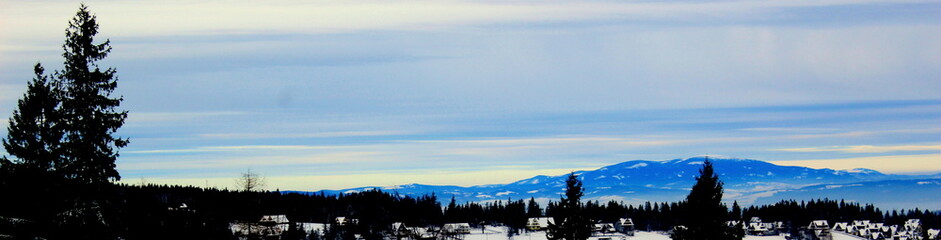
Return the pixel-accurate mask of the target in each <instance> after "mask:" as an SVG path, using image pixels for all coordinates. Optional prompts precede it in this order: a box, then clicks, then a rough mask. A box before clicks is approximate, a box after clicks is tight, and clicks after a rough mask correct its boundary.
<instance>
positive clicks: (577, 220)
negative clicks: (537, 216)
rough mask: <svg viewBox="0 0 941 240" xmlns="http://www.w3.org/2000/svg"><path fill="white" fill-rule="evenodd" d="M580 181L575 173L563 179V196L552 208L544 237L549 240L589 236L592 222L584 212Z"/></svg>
mask: <svg viewBox="0 0 941 240" xmlns="http://www.w3.org/2000/svg"><path fill="white" fill-rule="evenodd" d="M582 196H584V193H583V189H582V181H581V180H578V176H576V175H575V173H574V172H573V173H571V174H569V177H568V179H566V180H565V196H563V197H562V199H561V200H560V201H559V205H558V207H556V208H555V209H554V210H553V214H552V215H553V216H552V217H553V221H554V223H549V228H548V230H547V231H546V237H548V238H549V239H550V240H562V239H564V240H585V239H588V237H590V236H591V228H592V222H591V220H590V219H588V216H586V214H585V212H584V205H583V204H582V202H581V199H582Z"/></svg>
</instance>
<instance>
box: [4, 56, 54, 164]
mask: <svg viewBox="0 0 941 240" xmlns="http://www.w3.org/2000/svg"><path fill="white" fill-rule="evenodd" d="M33 71H34V72H35V74H36V76H35V77H34V78H33V80H32V81H30V82H29V84H28V85H27V87H26V94H24V95H23V98H22V99H20V100H19V102H17V106H16V110H14V111H13V116H12V117H10V121H9V125H8V126H7V134H8V135H7V137H6V138H4V139H3V148H4V149H6V151H7V153H9V154H10V155H12V156H15V157H16V158H15V159H14V163H16V165H17V167H18V168H22V169H28V171H30V172H48V171H52V170H53V169H54V168H55V167H56V165H55V164H56V163H58V162H59V161H58V160H59V159H60V158H61V154H62V151H61V145H60V144H59V142H60V141H61V140H62V135H63V130H62V125H61V124H59V122H61V114H60V110H59V107H60V102H61V101H60V96H59V95H60V94H59V91H58V89H57V88H55V85H54V84H53V83H51V82H49V77H48V76H46V75H45V73H44V71H45V69H43V67H42V65H41V64H38V63H37V64H36V66H35V67H34V68H33Z"/></svg>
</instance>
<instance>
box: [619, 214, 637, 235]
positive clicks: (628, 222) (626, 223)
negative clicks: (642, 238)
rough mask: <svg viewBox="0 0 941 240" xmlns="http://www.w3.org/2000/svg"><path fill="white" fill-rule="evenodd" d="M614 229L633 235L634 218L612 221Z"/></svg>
mask: <svg viewBox="0 0 941 240" xmlns="http://www.w3.org/2000/svg"><path fill="white" fill-rule="evenodd" d="M614 230H615V231H617V232H619V233H623V234H625V235H628V236H634V220H633V219H630V218H621V219H618V221H617V222H615V223H614Z"/></svg>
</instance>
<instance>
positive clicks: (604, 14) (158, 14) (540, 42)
mask: <svg viewBox="0 0 941 240" xmlns="http://www.w3.org/2000/svg"><path fill="white" fill-rule="evenodd" d="M85 3H86V4H87V5H88V6H89V10H90V11H91V12H92V13H94V14H95V15H97V16H98V23H99V24H100V26H101V28H100V33H99V34H98V35H97V39H98V40H104V39H110V40H111V44H112V46H113V52H112V53H111V55H110V56H109V57H108V58H107V59H106V60H105V61H103V62H102V64H101V66H102V67H115V68H116V69H117V74H118V77H119V81H118V88H117V91H116V93H117V94H119V95H123V96H124V99H125V101H124V102H123V103H122V105H121V107H120V109H125V110H129V111H130V114H129V118H128V120H127V122H126V125H125V126H124V127H123V128H121V129H120V130H119V132H118V134H117V135H119V136H123V137H129V138H130V139H131V143H130V145H129V146H128V147H127V148H124V149H122V150H121V151H120V153H121V156H120V157H119V158H118V160H117V168H118V170H119V171H120V173H121V176H122V178H123V181H124V182H128V183H137V182H140V181H142V180H143V181H146V182H150V183H175V184H188V185H196V186H203V185H204V184H207V182H208V185H210V186H215V187H231V186H232V185H233V182H232V179H234V178H236V177H237V176H238V175H239V173H240V172H244V171H246V170H247V169H252V171H256V172H258V173H260V174H262V175H264V176H265V177H266V178H267V179H268V184H267V188H268V189H271V190H273V189H282V190H287V189H291V190H319V189H342V188H349V187H360V186H389V185H398V184H409V183H424V184H448V185H461V186H469V185H480V184H493V183H506V182H510V181H515V180H519V179H522V178H527V177H531V176H535V175H551V174H564V173H567V172H569V171H572V170H585V169H593V168H598V167H601V166H605V165H610V164H615V163H619V162H623V161H628V160H635V159H643V160H668V159H676V158H684V157H689V156H696V155H703V154H716V155H725V156H732V157H739V158H748V159H757V160H763V161H769V162H774V163H777V164H799V165H802V166H809V167H815V168H822V167H827V168H834V169H851V168H857V167H862V168H871V169H874V170H878V171H881V172H884V173H898V174H932V173H939V172H941V94H939V93H938V89H941V81H939V79H938V77H937V76H941V45H939V44H938V43H939V42H941V14H937V13H938V12H941V2H936V1H920V0H905V1H884V0H861V1H843V0H823V1H725V0H719V1H708V2H689V1H634V2H631V1H628V2H618V1H605V0H577V1H569V2H557V1H544V0H523V1H512V2H498V1H488V0H480V1H471V0H447V1H423V0H393V1H365V2H343V1H329V0H323V1H266V2H263V3H254V2H228V1H205V2H199V3H193V2H187V1H152V2H124V1H108V0H106V1H86V2H85ZM0 6H2V8H0V23H3V24H0V113H2V114H3V115H0V116H3V119H4V121H0V122H2V123H0V129H3V130H0V131H3V134H5V131H6V124H7V122H6V121H5V119H6V118H8V117H9V116H10V115H11V114H12V112H13V109H14V107H15V106H16V100H17V99H18V98H20V97H21V96H22V94H23V93H24V91H25V88H26V82H27V81H28V80H30V78H31V77H32V74H33V73H32V71H31V70H32V65H34V64H35V63H37V62H41V63H42V64H44V65H45V66H46V68H47V70H52V69H61V63H62V59H61V51H62V50H61V45H62V41H63V39H64V36H63V30H64V29H65V28H66V26H67V23H68V21H69V19H70V18H71V17H72V16H74V13H75V12H76V10H77V9H78V7H79V3H78V2H72V1H42V2H34V1H19V0H12V1H3V2H0ZM0 153H2V152H0ZM3 155H5V154H3Z"/></svg>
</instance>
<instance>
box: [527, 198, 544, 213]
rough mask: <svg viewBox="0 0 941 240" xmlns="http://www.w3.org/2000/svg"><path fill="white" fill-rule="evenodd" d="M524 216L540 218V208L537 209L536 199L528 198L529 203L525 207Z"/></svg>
mask: <svg viewBox="0 0 941 240" xmlns="http://www.w3.org/2000/svg"><path fill="white" fill-rule="evenodd" d="M526 216H528V217H542V208H541V207H539V203H536V199H535V198H533V197H530V198H529V203H528V204H527V205H526Z"/></svg>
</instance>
